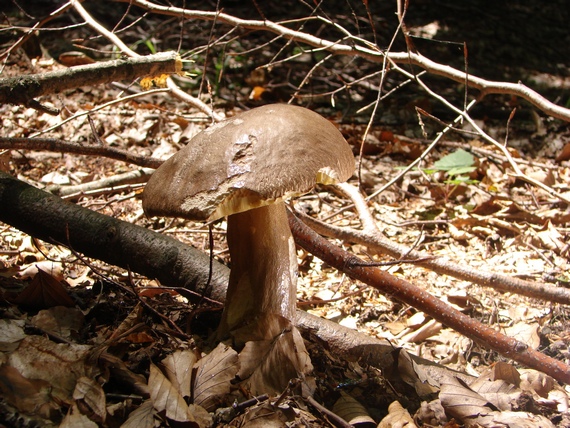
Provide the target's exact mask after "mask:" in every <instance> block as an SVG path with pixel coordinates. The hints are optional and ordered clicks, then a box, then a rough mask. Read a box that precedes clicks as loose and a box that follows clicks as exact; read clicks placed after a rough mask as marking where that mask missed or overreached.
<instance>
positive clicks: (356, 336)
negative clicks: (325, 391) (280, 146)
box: [0, 172, 570, 383]
mask: <svg viewBox="0 0 570 428" xmlns="http://www.w3.org/2000/svg"><path fill="white" fill-rule="evenodd" d="M0 205H1V206H2V207H4V208H3V209H2V210H0V221H2V222H4V223H7V224H10V225H12V226H14V227H16V228H18V229H20V230H21V231H23V232H25V233H28V234H30V235H32V236H35V237H37V238H39V239H42V240H45V241H47V242H52V243H55V244H59V245H65V246H69V247H70V248H72V249H73V250H75V251H78V252H81V253H83V254H85V255H86V256H87V257H93V258H96V259H98V260H102V261H104V262H107V263H110V264H114V265H116V266H120V267H123V268H125V269H128V270H131V271H134V272H137V273H140V274H143V275H145V276H147V277H149V278H157V279H158V280H159V281H160V282H161V283H162V284H164V285H169V286H176V287H184V288H187V289H189V290H193V291H196V292H198V293H200V294H204V295H205V296H206V297H211V298H213V299H215V300H218V301H221V302H223V301H224V300H225V290H226V285H227V280H228V272H229V271H228V269H227V268H226V267H225V266H223V265H221V264H219V263H216V262H215V263H213V265H212V266H213V271H212V278H211V282H210V284H209V285H208V284H207V279H208V274H209V272H208V266H209V258H208V256H207V255H206V254H204V253H202V252H201V251H198V250H196V249H194V248H191V247H188V246H186V245H184V244H182V243H181V242H179V241H177V240H175V239H173V238H170V237H167V236H163V235H160V234H158V233H155V232H153V231H150V230H148V229H145V228H142V227H140V226H136V225H133V224H130V223H127V222H124V221H121V220H117V219H114V218H112V217H108V216H105V215H103V214H99V213H96V212H94V211H91V210H89V209H86V208H83V207H80V206H78V205H75V204H72V203H69V202H66V201H63V200H61V199H60V198H59V197H57V196H55V195H52V194H50V193H47V192H44V191H42V190H39V189H36V188H35V187H32V186H30V185H28V184H26V183H24V182H22V181H19V180H17V179H15V178H13V177H12V176H10V175H8V174H6V173H4V172H0ZM290 220H291V225H292V230H293V231H294V234H295V236H296V239H297V240H298V242H299V244H300V245H302V246H303V247H305V248H306V249H308V250H309V251H311V252H314V254H315V255H316V256H317V257H319V258H321V259H322V260H323V261H325V262H327V263H329V264H331V265H332V266H335V267H337V268H340V270H341V271H343V272H346V273H347V274H348V275H350V276H352V277H358V278H357V279H360V280H364V282H365V283H367V284H369V285H373V286H380V287H382V288H383V291H384V292H386V291H387V294H389V295H391V296H393V297H395V298H397V299H399V300H401V301H404V302H407V303H410V302H413V303H410V304H412V305H413V306H414V307H416V308H421V310H424V311H425V312H426V313H427V314H430V315H432V316H433V314H434V308H435V314H436V315H438V314H437V311H441V312H442V313H443V314H442V315H438V316H437V317H435V318H436V319H438V318H439V319H443V320H444V321H442V322H443V323H444V324H447V325H449V326H451V327H452V328H456V330H457V331H458V332H463V333H464V334H465V331H466V329H467V327H471V328H472V329H475V332H472V331H471V330H468V332H467V334H466V335H467V336H468V337H472V336H473V337H475V338H476V339H475V340H480V341H481V342H482V343H484V344H486V345H489V346H490V347H491V348H492V349H495V350H496V351H498V352H500V353H502V354H503V355H505V356H508V357H511V358H513V359H514V360H515V361H519V362H521V363H523V364H526V365H528V366H529V367H534V368H536V369H538V370H542V371H544V372H545V373H547V374H549V375H551V376H552V377H554V378H555V379H557V380H560V381H564V382H567V383H570V369H569V368H568V367H567V366H566V365H565V364H563V363H562V362H560V361H557V360H553V359H552V358H548V357H545V356H544V355H542V354H540V353H538V352H536V351H534V350H529V349H526V345H524V344H522V343H521V342H518V341H516V340H515V339H509V338H507V341H506V342H503V341H501V340H500V339H501V338H504V336H503V335H501V334H499V333H496V332H494V331H493V330H492V329H490V328H489V327H487V326H484V325H482V324H480V323H479V322H477V321H475V320H472V319H470V318H469V317H467V316H465V315H463V314H460V315H461V318H460V321H459V322H457V321H454V319H455V318H453V317H450V316H449V314H448V313H447V312H446V311H448V310H449V307H448V306H447V305H443V303H442V302H441V301H439V300H437V299H435V298H434V297H433V296H431V295H429V294H428V293H426V292H420V294H419V295H418V294H414V293H413V292H414V291H415V290H416V289H417V288H416V287H414V286H412V285H411V284H409V283H407V282H406V281H403V280H400V279H396V278H393V277H392V276H391V275H389V274H387V273H385V272H382V271H380V270H379V269H375V268H368V267H365V266H359V263H361V261H360V259H358V258H357V257H355V256H353V255H351V254H348V253H346V252H345V251H344V250H342V249H340V248H338V247H335V246H334V245H332V244H330V243H329V242H328V241H326V240H325V239H324V238H322V237H320V236H318V235H316V234H315V233H314V232H313V231H312V230H310V229H309V228H308V227H307V226H304V225H303V224H302V223H301V222H300V221H299V220H297V219H296V218H295V217H294V216H291V219H290ZM313 250H314V251H313ZM394 281H395V282H394ZM394 284H399V285H402V286H403V288H401V289H399V288H395V287H394V288H392V286H393V285H394ZM420 291H421V290H420ZM408 295H409V296H410V297H409V298H408V297H406V296H408ZM434 301H435V303H434ZM437 302H439V303H437ZM426 305H431V306H429V307H428V309H427V310H425V307H426ZM441 305H443V306H441ZM447 320H450V322H446V321H447ZM297 324H298V325H299V328H300V329H301V330H303V331H305V332H309V333H312V334H315V335H317V336H319V337H320V338H321V340H323V341H326V342H327V344H328V346H330V348H331V349H332V350H333V351H335V352H336V353H337V355H339V356H343V357H350V358H354V359H359V358H364V359H365V360H366V361H367V362H369V363H370V364H372V363H375V364H378V365H379V366H381V367H390V366H391V362H393V357H392V355H391V353H392V351H393V348H392V347H391V346H390V345H387V344H386V343H385V342H381V341H377V340H375V339H373V338H365V337H364V335H362V334H360V333H356V332H353V331H352V330H349V329H346V328H343V327H341V326H338V325H335V324H334V323H331V322H327V321H326V320H322V319H320V318H317V317H314V316H311V315H309V314H304V313H301V312H300V311H298V321H297ZM488 330H491V332H492V333H493V336H491V337H492V339H493V340H492V341H491V343H488V342H487V341H486V339H487V336H485V335H484V334H483V335H482V333H481V332H483V333H486V332H487V331H488ZM473 337H472V338H473Z"/></svg>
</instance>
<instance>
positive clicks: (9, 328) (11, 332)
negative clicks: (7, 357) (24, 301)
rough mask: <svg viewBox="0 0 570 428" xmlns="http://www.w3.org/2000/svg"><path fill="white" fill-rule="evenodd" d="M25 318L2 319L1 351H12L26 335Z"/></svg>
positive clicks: (0, 321) (0, 323) (0, 331)
mask: <svg viewBox="0 0 570 428" xmlns="http://www.w3.org/2000/svg"><path fill="white" fill-rule="evenodd" d="M25 325H26V322H25V321H24V320H10V319H0V352H10V351H13V350H14V349H16V348H17V347H18V343H19V342H20V341H21V340H22V339H24V338H25V337H26V333H25V332H24V326H25Z"/></svg>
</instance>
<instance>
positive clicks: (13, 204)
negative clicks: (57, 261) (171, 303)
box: [0, 172, 227, 300]
mask: <svg viewBox="0 0 570 428" xmlns="http://www.w3.org/2000/svg"><path fill="white" fill-rule="evenodd" d="M0 206H2V209H1V210H0V221H2V222H4V223H7V224H9V225H11V226H14V227H16V228H17V229H20V230H21V231H23V232H25V233H27V234H29V235H32V236H35V237H37V238H39V239H42V240H44V241H47V242H52V243H55V244H61V245H65V246H67V247H70V248H71V249H73V250H74V251H77V252H79V253H83V254H85V255H86V256H88V257H92V258H96V259H98V260H102V261H104V262H106V263H110V264H113V265H115V266H120V267H122V268H124V269H128V270H131V271H133V272H137V273H140V274H143V275H145V276H147V277H149V278H156V279H158V280H159V281H160V282H161V283H162V284H164V285H167V286H172V287H184V288H188V289H190V290H194V291H196V292H198V293H202V292H203V291H204V289H205V287H206V281H207V278H208V273H207V272H206V273H205V274H202V273H201V271H202V270H203V269H204V267H206V270H207V267H208V266H209V263H210V261H209V257H208V256H207V255H206V254H204V253H203V252H201V251H199V250H197V249H194V248H191V247H189V246H187V245H184V244H182V243H181V242H180V241H177V240H176V239H173V238H170V237H167V236H162V235H160V234H158V233H155V232H152V231H150V230H147V229H145V228H143V227H140V226H136V225H133V224H130V223H127V222H124V221H121V220H117V219H114V218H112V217H109V216H105V215H102V214H99V213H97V212H95V211H91V210H89V209H86V208H83V207H80V206H78V205H75V204H72V203H70V202H65V201H63V200H62V199H60V198H59V197H57V196H55V195H52V194H50V193H47V192H44V191H42V190H39V189H37V188H35V187H32V186H30V185H28V184H26V183H24V182H22V181H19V180H16V179H15V178H13V177H12V176H10V175H8V174H6V173H4V172H0ZM226 277H227V268H225V267H224V266H223V265H221V264H219V263H218V264H214V269H213V272H212V281H211V284H210V290H209V293H208V295H209V296H210V297H211V298H213V299H215V300H223V299H224V297H225V290H226V283H227V280H226Z"/></svg>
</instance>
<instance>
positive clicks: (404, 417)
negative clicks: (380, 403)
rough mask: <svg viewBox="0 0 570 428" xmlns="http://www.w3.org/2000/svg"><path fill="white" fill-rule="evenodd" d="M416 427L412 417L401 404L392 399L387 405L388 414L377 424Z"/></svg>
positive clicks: (390, 427)
mask: <svg viewBox="0 0 570 428" xmlns="http://www.w3.org/2000/svg"><path fill="white" fill-rule="evenodd" d="M398 427H406V428H417V425H416V424H415V423H414V419H413V418H412V416H411V415H410V413H409V412H408V411H407V410H406V409H404V408H403V407H402V405H401V404H400V403H399V402H397V401H394V402H393V403H392V404H390V405H389V406H388V415H387V416H386V417H384V419H382V420H381V421H380V423H379V424H378V428H398Z"/></svg>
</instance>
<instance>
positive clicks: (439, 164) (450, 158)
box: [433, 149, 475, 175]
mask: <svg viewBox="0 0 570 428" xmlns="http://www.w3.org/2000/svg"><path fill="white" fill-rule="evenodd" d="M474 165H475V157H474V156H473V155H472V154H471V153H469V152H466V151H465V150H463V149H459V150H457V151H455V152H453V153H450V154H448V155H447V156H444V157H442V158H441V159H440V160H438V161H436V162H434V164H433V166H434V167H435V168H436V169H438V170H440V171H450V173H449V174H450V175H457V174H461V173H464V172H470V171H473V169H474ZM463 168H473V169H471V170H470V171H465V170H462V169H463ZM455 170H459V172H455ZM451 171H454V173H453V174H451Z"/></svg>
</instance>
